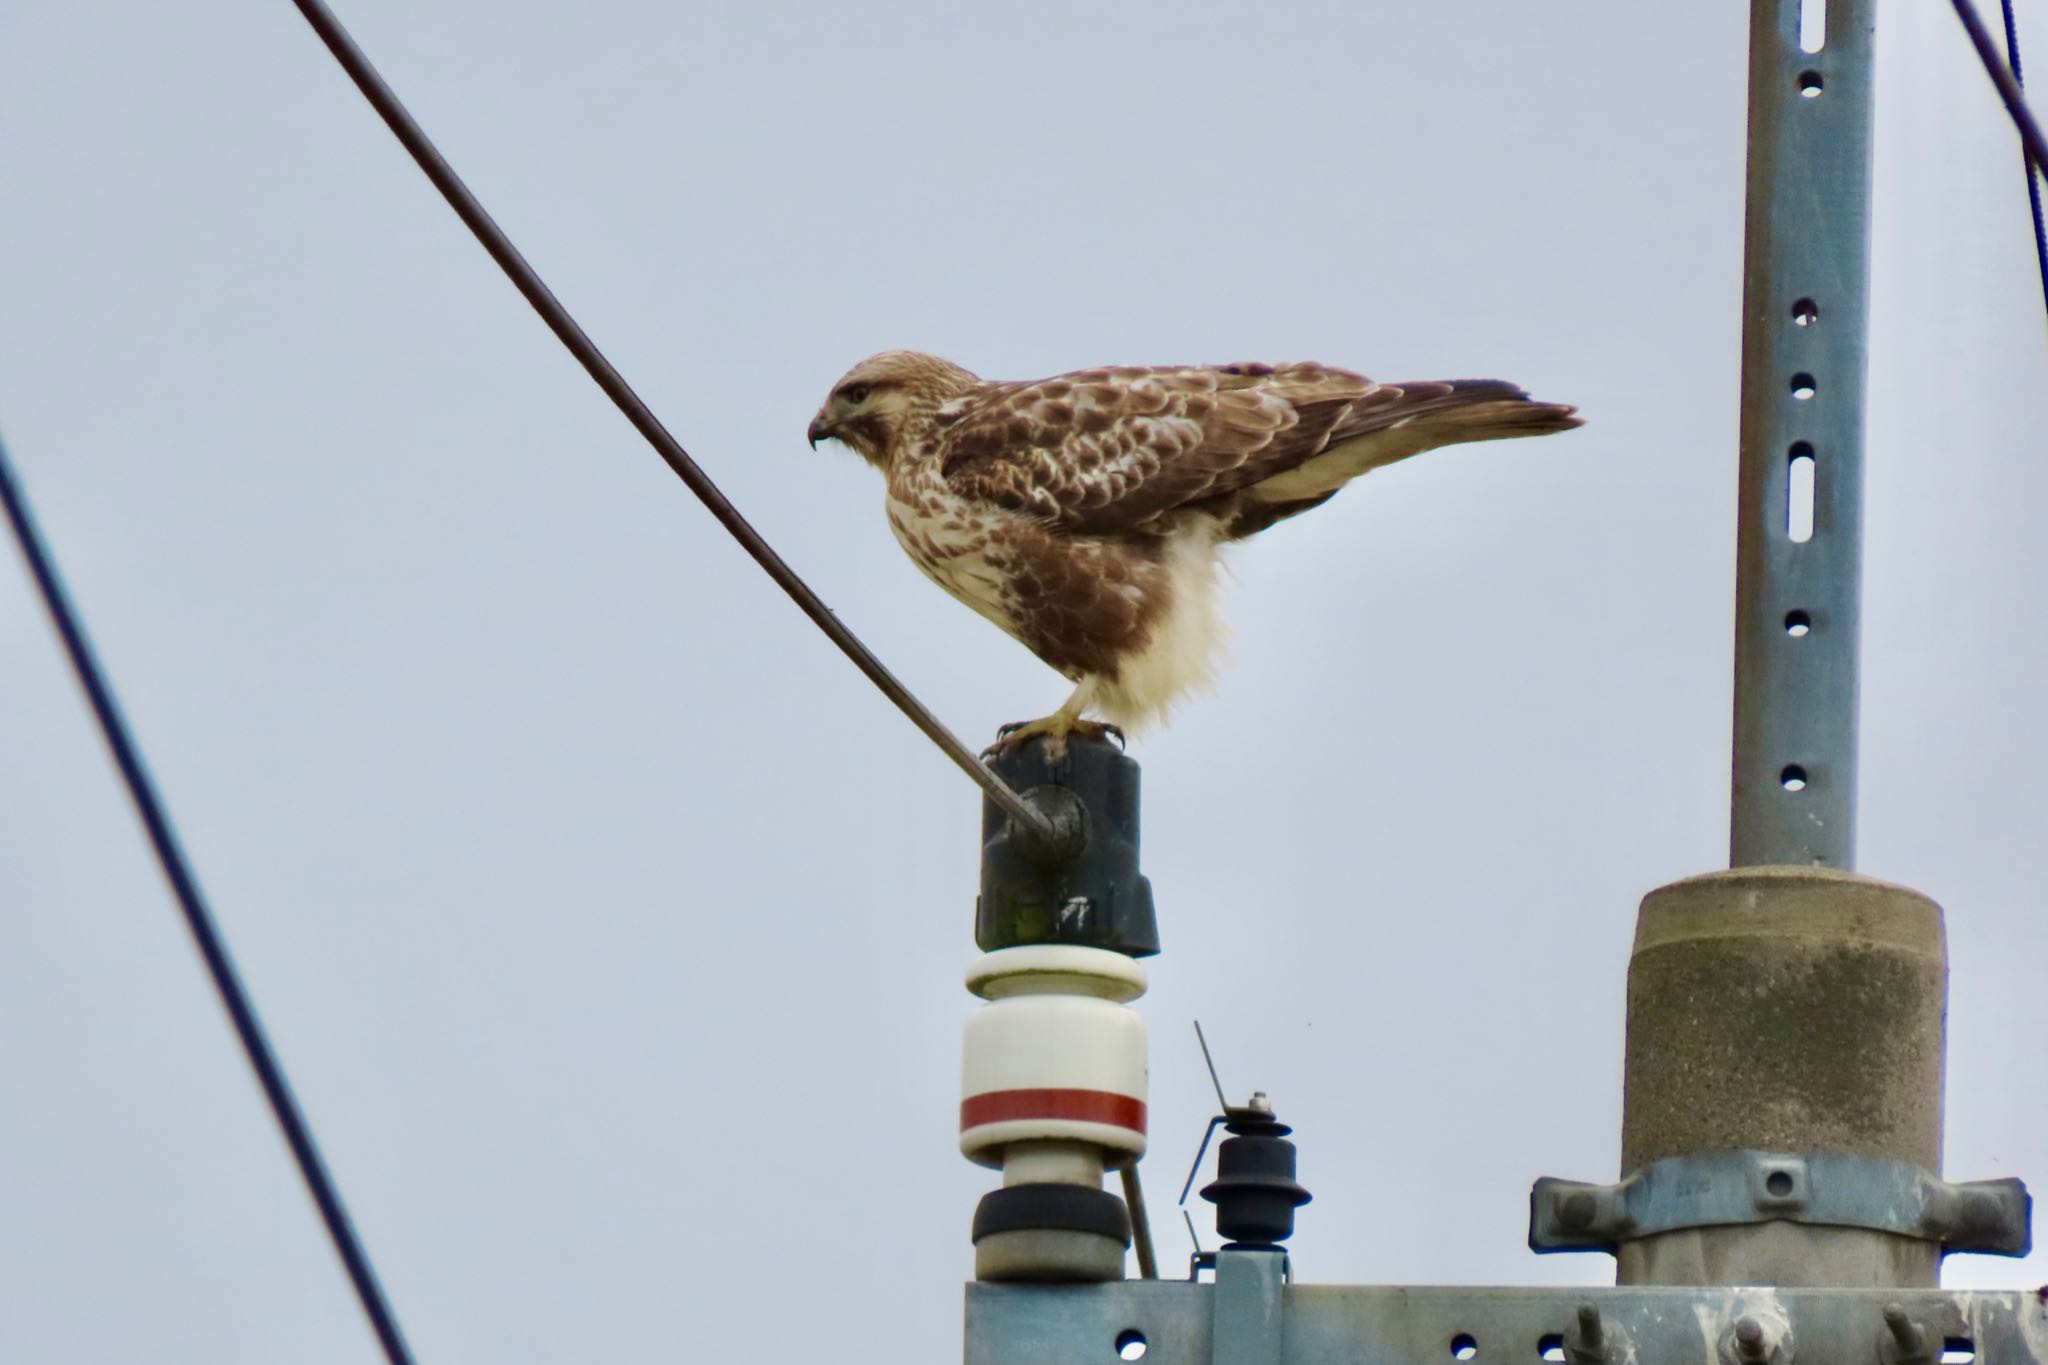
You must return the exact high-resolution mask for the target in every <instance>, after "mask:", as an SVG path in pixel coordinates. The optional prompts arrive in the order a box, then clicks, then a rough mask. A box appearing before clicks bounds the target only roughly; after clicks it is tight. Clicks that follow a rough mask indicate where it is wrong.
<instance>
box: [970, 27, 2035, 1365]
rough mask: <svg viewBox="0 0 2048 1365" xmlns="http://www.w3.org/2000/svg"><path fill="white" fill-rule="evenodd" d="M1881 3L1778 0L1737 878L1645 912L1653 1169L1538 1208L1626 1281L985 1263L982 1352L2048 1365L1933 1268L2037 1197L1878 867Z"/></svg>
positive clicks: (1544, 1232)
mask: <svg viewBox="0 0 2048 1365" xmlns="http://www.w3.org/2000/svg"><path fill="white" fill-rule="evenodd" d="M1875 7H1876V5H1875V0H1752V3H1751V6H1750V63H1749V76H1750V93H1749V189H1748V195H1749V197H1748V219H1747V232H1746V252H1745V262H1744V275H1745V280H1744V290H1743V364H1742V449H1741V461H1740V468H1741V476H1740V489H1741V501H1740V511H1739V522H1738V571H1737V580H1736V619H1737V626H1736V642H1735V659H1736V678H1735V725H1734V762H1733V765H1732V771H1733V784H1732V803H1731V804H1732V819H1731V822H1730V824H1731V839H1730V863H1731V868H1730V870H1728V871H1725V872H1713V873H1709V874H1707V875H1704V876H1698V877H1693V878H1690V879H1688V880H1685V881H1680V882H1676V883H1673V884H1672V885H1669V886H1665V887H1662V888H1660V889H1658V890H1656V891H1652V892H1651V893H1650V894H1649V895H1648V896H1647V897H1646V898H1645V899H1644V901H1643V903H1642V908H1641V912H1640V915H1639V917H1638V920H1637V926H1636V940H1635V950H1634V954H1633V957H1632V958H1631V961H1630V966H1629V982H1628V1041H1627V1056H1626V1067H1625V1081H1624V1087H1625V1088H1624V1096H1623V1117H1622V1178H1621V1179H1620V1180H1619V1181H1618V1182H1616V1183H1614V1184H1595V1183H1583V1182H1577V1181H1568V1180H1556V1179H1548V1178H1546V1179H1543V1180H1539V1181H1537V1182H1536V1185H1535V1188H1534V1190H1533V1191H1532V1194H1531V1199H1530V1228H1529V1242H1530V1246H1531V1247H1532V1248H1533V1249H1535V1250H1537V1251H1575V1250H1577V1251H1594V1250H1597V1251H1606V1252H1610V1253H1612V1254H1613V1255H1614V1256H1615V1257H1616V1264H1617V1281H1618V1284H1617V1286H1616V1287H1615V1288H1613V1289H1595V1290H1576V1291H1558V1290H1543V1289H1499V1288H1492V1289H1488V1288H1479V1289H1397V1288H1354V1287H1342V1286H1306V1287H1305V1286H1299V1285H1296V1284H1295V1283H1293V1276H1292V1267H1291V1265H1290V1264H1289V1262H1288V1257H1287V1254H1286V1252H1285V1250H1284V1248H1282V1247H1281V1246H1280V1245H1279V1243H1280V1242H1282V1241H1284V1240H1285V1237H1286V1231H1285V1230H1279V1231H1278V1232H1277V1234H1276V1235H1270V1236H1269V1237H1267V1238H1264V1239H1259V1240H1254V1241H1251V1242H1243V1241H1240V1242H1234V1243H1232V1244H1230V1245H1227V1246H1225V1247H1224V1248H1223V1249H1222V1250H1220V1251H1217V1252H1213V1253H1208V1254H1207V1255H1206V1256H1203V1257H1198V1258H1197V1265H1196V1267H1195V1270H1194V1273H1193V1274H1192V1275H1191V1277H1190V1279H1189V1280H1187V1281H1182V1282H1171V1283H1168V1282H1151V1283H1143V1284H1129V1283H1124V1282H1117V1281H1112V1282H1109V1283H1097V1284H1091V1285H1086V1286H1082V1285H1078V1284H1071V1283H1070V1284H1063V1285H1059V1286H1057V1287H1049V1286H1045V1285H1036V1286H1032V1287H1030V1288H1028V1289H1025V1288H1020V1287H1017V1286H1010V1285H1002V1284H992V1283H980V1284H976V1285H973V1286H971V1287H970V1289H969V1292H968V1301H967V1350H966V1358H967V1361H968V1362H969V1365H1054V1362H1059V1363H1060V1365H1066V1363H1067V1362H1078V1361H1088V1360H1097V1359H1100V1360H1109V1359H1112V1358H1121V1359H1123V1360H1127V1361H1128V1360H1139V1359H1144V1360H1147V1361H1150V1362H1153V1365H1356V1363H1357V1362H1361V1361H1369V1362H1374V1365H1394V1363H1395V1362H1401V1363H1403V1365H1405V1363H1406V1362H1416V1363H1417V1365H1419V1363H1420V1362H1425V1361H1428V1362H1435V1361H1441V1360H1443V1359H1445V1358H1446V1357H1449V1358H1452V1359H1456V1360H1466V1359H1475V1358H1476V1359H1481V1360H1487V1359H1495V1358H1499V1359H1508V1360H1535V1359H1539V1358H1540V1359H1546V1360H1564V1361H1570V1362H1573V1365H1597V1363H1599V1362H1607V1363H1608V1365H1629V1362H1636V1363H1637V1365H1667V1362H1700V1363H1701V1365H1791V1363H1792V1362H1793V1361H1794V1360H1798V1361H1800V1362H1802V1365H1851V1362H1855V1363H1857V1365H1931V1362H1934V1361H1937V1360H1978V1361H1985V1362H1993V1363H1994V1365H2024V1363H2027V1362H2032V1363H2033V1365H2048V1299H2044V1298H2042V1297H2040V1296H2037V1295H2036V1294H2035V1293H2034V1292H2033V1291H2031V1290H2028V1291H2019V1292H2011V1293H1981V1292H1979V1293H1972V1294H1967V1295H1962V1294H1958V1295H1949V1294H1945V1293H1943V1292H1942V1291H1941V1290H1940V1289H1939V1288H1937V1287H1936V1286H1937V1284H1938V1279H1939V1270H1940V1265H1941V1258H1942V1257H1943V1256H1944V1255H1946V1254H1948V1253H1950V1252H1955V1251H1979V1252H1990V1253H1996V1254H2003V1255H2024V1254H2025V1252H2026V1250H2027V1248H2028V1246H2029V1242H2030V1216H2031V1207H2030V1203H2029V1200H2028V1196H2027V1193H2026V1190H2025V1187H2024V1186H2023V1185H2021V1183H2020V1182H2019V1181H2017V1180H1997V1181H1982V1182H1976V1183H1971V1184H1951V1183H1949V1182H1947V1181H1945V1180H1943V1179H1942V1177H1941V1131H1942V1060H1943V1052H1944V1042H1945V1040H1944V1036H1943V1019H1944V1015H1945V1012H1946V1003H1947V978H1948V964H1947V953H1946V948H1945V944H1944V939H1943V931H1942V915H1941V908H1940V907H1939V906H1938V905H1936V904H1935V903H1934V902H1933V901H1931V900H1929V899H1928V898H1927V897H1925V896H1923V895H1921V894H1919V893H1918V892H1916V891H1912V890H1908V889H1907V888H1905V887H1900V886H1893V885H1890V884H1887V883H1884V882H1879V881H1875V880H1873V879H1871V878H1868V877H1862V876H1858V875H1857V874H1856V873H1855V872H1854V871H1853V870H1851V869H1852V867H1853V863H1854V856H1855V794H1856V791H1855V789H1856V709H1857V625H1858V598H1859V591H1860V583H1859V579H1860V572H1861V531H1862V502H1863V496H1862V493H1863V477H1862V470H1863V390H1864V362H1865V328H1864V314H1865V307H1866V302H1867V295H1868V274H1869V265H1868V252H1869V239H1870V225H1869V214H1870V188H1869V187H1870V129H1871V70H1872V65H1871V46H1872V15H1873V13H1874V10H1875ZM1134 773H1135V770H1134V769H1133V778H1132V783H1133V785H1132V791H1133V793H1134V792H1135V776H1134ZM1026 795H1027V797H1028V796H1030V793H1029V792H1027V793H1026ZM1087 804H1088V805H1089V813H1090V819H1091V823H1094V822H1096V821H1097V820H1098V818H1099V817H1098V813H1097V812H1096V811H1095V808H1094V805H1095V803H1094V802H1093V801H1092V800H1090V801H1088V802H1087ZM991 818H994V817H991ZM1128 820H1129V827H1130V829H1131V830H1132V831H1133V832H1134V831H1135V804H1133V806H1132V809H1131V812H1130V814H1129V816H1128ZM1132 844H1133V848H1135V838H1134V837H1133V840H1132ZM1146 908H1147V910H1148V912H1149V909H1150V907H1149V901H1148V904H1147V907H1146ZM1148 925H1149V920H1148ZM1058 938H1059V934H1058V932H1057V931H1055V930H1053V929H1047V930H1045V932H1044V941H1047V942H1052V941H1058ZM1146 942H1147V945H1148V946H1156V939H1148V940H1147V941H1146ZM984 946H988V945H987V944H986V943H985V944H984ZM1125 951H1129V950H1128V949H1126V950H1125ZM970 1060H971V1059H970ZM972 1070H973V1067H972V1065H970V1072H972ZM971 1098H973V1097H971ZM976 1102H977V1103H981V1104H983V1105H984V1107H986V1104H987V1102H986V1101H984V1100H980V1099H978V1098H976ZM1227 1112H1233V1113H1238V1112H1240V1111H1227ZM1248 1113H1250V1111H1249V1110H1247V1111H1242V1112H1241V1113H1240V1117H1242V1115H1243V1114H1248ZM963 1121H964V1120H963ZM1273 1127H1275V1128H1277V1129H1278V1137H1276V1138H1273V1139H1268V1140H1269V1141H1276V1142H1281V1143H1282V1145H1283V1146H1284V1135H1285V1133H1286V1131H1287V1130H1286V1129H1285V1127H1284V1126H1282V1125H1277V1124H1275V1125H1273ZM1034 1131H1035V1130H1034ZM1235 1131H1236V1130H1235V1129H1233V1132H1235ZM1102 1140H1103V1141H1104V1142H1105V1143H1107V1142H1108V1141H1109V1139H1108V1138H1103V1139H1102ZM993 1151H994V1149H993V1146H992V1145H990V1144H986V1143H984V1144H983V1145H982V1146H980V1147H978V1148H977V1149H976V1155H977V1159H981V1160H984V1161H991V1162H992V1160H993ZM1282 1159H1284V1163H1285V1166H1286V1174H1287V1175H1288V1180H1287V1182H1286V1184H1287V1186H1288V1188H1289V1189H1291V1190H1295V1191H1298V1190H1299V1187H1298V1186H1293V1185H1292V1182H1291V1172H1292V1161H1293V1156H1292V1149H1291V1147H1289V1148H1286V1150H1285V1151H1284V1152H1282V1151H1279V1150H1278V1149H1277V1148H1276V1150H1275V1160H1276V1161H1279V1160H1282ZM1099 1169H1100V1165H1099V1164H1098V1165H1093V1166H1091V1167H1090V1170H1089V1172H1088V1179H1087V1180H1086V1181H1085V1182H1084V1183H1085V1184H1087V1186H1088V1191H1089V1193H1088V1194H1087V1195H1086V1196H1084V1197H1088V1198H1094V1197H1097V1196H1098V1195H1099V1193H1100V1191H1099V1186H1098V1184H1097V1181H1096V1178H1095V1172H1096V1171H1098V1170H1099ZM1276 1169H1277V1167H1276ZM1274 1188H1275V1189H1278V1188H1279V1186H1278V1185H1275V1186H1274ZM1063 1197H1065V1196H1063ZM1304 1197H1305V1196H1304ZM1295 1202H1299V1200H1298V1199H1296V1200H1295ZM1288 1207H1289V1209H1290V1210H1291V1208H1292V1205H1291V1204H1290V1205H1289V1206H1288ZM1005 1226H1007V1225H1005ZM1289 1226H1291V1222H1290V1224H1289ZM1274 1227H1275V1228H1276V1229H1279V1228H1281V1224H1280V1223H1279V1222H1277V1221H1276V1222H1275V1224H1274ZM1204 1269H1212V1270H1213V1272H1214V1275H1213V1281H1205V1280H1203V1279H1202V1278H1201V1272H1202V1271H1203V1270H1204ZM982 1278H983V1279H984V1280H986V1279H989V1278H991V1277H990V1276H988V1275H986V1274H984V1275H983V1276H982ZM1039 1278H1050V1279H1062V1278H1065V1279H1070V1280H1071V1279H1073V1278H1076V1277H1072V1276H1061V1275H1058V1274H1048V1275H1044V1276H1040V1277H1039ZM2043 1292H2044V1293H2048V1291H2043Z"/></svg>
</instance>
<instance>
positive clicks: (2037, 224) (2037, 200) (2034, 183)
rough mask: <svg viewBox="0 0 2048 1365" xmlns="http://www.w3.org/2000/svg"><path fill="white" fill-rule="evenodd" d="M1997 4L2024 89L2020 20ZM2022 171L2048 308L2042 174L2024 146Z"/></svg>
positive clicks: (2003, 0)
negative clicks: (2036, 169)
mask: <svg viewBox="0 0 2048 1365" xmlns="http://www.w3.org/2000/svg"><path fill="white" fill-rule="evenodd" d="M1998 7H1999V9H2000V10H2001V11H2002V12H2003V15H2004V18H2005V59H2006V61H2007V62H2008V63H2010V64H2011V66H2012V83H2013V85H2014V87H2015V88H2017V89H2019V90H2021V91H2024V90H2025V89H2026V88H2027V77H2026V73H2025V72H2023V71H2022V70H2020V26H2019V21H2018V20H2017V19H2015V18H2014V17H2013V12H2012V0H1999V6H1998ZM2020 172H2021V174H2023V175H2025V176H2026V177H2027V207H2028V208H2029V209H2030V210H2031V211H2032V212H2033V216H2034V264H2035V265H2037V266H2039V267H2040V270H2041V305H2042V307H2044V308H2048V227H2043V225H2042V222H2041V177H2040V175H2037V174H2036V173H2035V171H2034V163H2033V162H2032V161H2031V160H2030V159H2029V158H2028V157H2027V154H2026V152H2025V151H2024V150H2022V151H2021V153H2020Z"/></svg>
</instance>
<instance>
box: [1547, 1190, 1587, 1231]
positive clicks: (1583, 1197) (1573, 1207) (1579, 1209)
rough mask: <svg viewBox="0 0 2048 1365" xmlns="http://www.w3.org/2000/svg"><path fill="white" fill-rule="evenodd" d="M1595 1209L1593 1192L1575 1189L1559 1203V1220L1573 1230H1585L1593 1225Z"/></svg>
mask: <svg viewBox="0 0 2048 1365" xmlns="http://www.w3.org/2000/svg"><path fill="white" fill-rule="evenodd" d="M1595 1211H1596V1209H1595V1205H1594V1203H1593V1196H1592V1195H1591V1194H1589V1193H1587V1192H1586V1191H1585V1190H1573V1191H1572V1192H1571V1193H1570V1194H1568V1195H1566V1196H1565V1197H1564V1201H1563V1202H1562V1203H1561V1204H1559V1205H1558V1208H1557V1221H1558V1222H1560V1223H1563V1224H1564V1225H1565V1227H1566V1228H1568V1229H1570V1230H1571V1231H1573V1232H1584V1231H1585V1230H1586V1229H1587V1228H1589V1227H1591V1226H1592V1225H1593V1214H1594V1212H1595Z"/></svg>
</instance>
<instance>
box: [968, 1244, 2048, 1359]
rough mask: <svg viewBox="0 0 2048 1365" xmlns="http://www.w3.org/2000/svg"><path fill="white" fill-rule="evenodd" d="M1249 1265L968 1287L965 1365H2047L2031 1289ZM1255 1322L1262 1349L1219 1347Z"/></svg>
mask: <svg viewBox="0 0 2048 1365" xmlns="http://www.w3.org/2000/svg"><path fill="white" fill-rule="evenodd" d="M1229 1254H1230V1253H1225V1256H1228V1255H1229ZM1252 1254H1255V1255H1256V1254H1259V1253H1252ZM1268 1254H1270V1253H1268ZM1220 1259H1222V1258H1219V1260H1220ZM1245 1268H1246V1269H1247V1270H1249V1271H1251V1272H1252V1273H1251V1274H1249V1275H1247V1276H1246V1277H1245V1279H1244V1280H1242V1281H1240V1280H1238V1279H1236V1278H1235V1276H1234V1275H1233V1277H1232V1278H1231V1279H1229V1280H1225V1279H1224V1278H1223V1276H1222V1274H1221V1273H1220V1272H1221V1267H1220V1266H1219V1276H1218V1283H1216V1284H1196V1283H1191V1282H1189V1281H1185V1280H1123V1281H1118V1282H1115V1283H1111V1284H1099V1285H1036V1284H1029V1285H1027V1284H970V1285H968V1286H967V1304H966V1309H967V1322H966V1351H965V1361H966V1365H1090V1362H1097V1361H1099V1362H1102V1365H1117V1362H1119V1361H1139V1362H1141V1365H1242V1363H1243V1362H1245V1361H1248V1360H1258V1361H1263V1362H1273V1363H1275V1365H1451V1362H1454V1361H1458V1360H1471V1361H1472V1362H1473V1365H1485V1362H1488V1361H1493V1362H1512V1363H1514V1365H1520V1362H1529V1365H1537V1362H1539V1361H1543V1360H1551V1361H1561V1362H1564V1363H1565V1365H1635V1363H1637V1362H1639V1363H1640V1365H1743V1362H1745V1361H1746V1360H1754V1359H1757V1358H1758V1357H1761V1358H1762V1359H1763V1360H1769V1359H1771V1358H1772V1357H1773V1355H1774V1354H1775V1355H1776V1358H1777V1359H1778V1360H1780V1361H1781V1362H1786V1361H1792V1362H1793V1363H1794V1365H1880V1362H1881V1361H1882V1362H1884V1363H1885V1365H1927V1362H1928V1361H1929V1359H1930V1357H1931V1359H1932V1360H1940V1359H1941V1358H1943V1357H1944V1356H1947V1357H1948V1358H1950V1359H1956V1360H1975V1361H1977V1362H1980V1365H2048V1301H2044V1300H2043V1299H2042V1298H2041V1296H2040V1295H2039V1294H2038V1293H2037V1292H2036V1291H2035V1290H2033V1289H2019V1290H1999V1291H1989V1290H1975V1291H1969V1290H1941V1289H1772V1288H1766V1287H1760V1286H1749V1287H1745V1288H1717V1287H1687V1286H1658V1287H1617V1288H1609V1287H1598V1288H1595V1287H1590V1286H1583V1285H1582V1286H1578V1287H1576V1288H1572V1287H1564V1286H1558V1287H1554V1288H1548V1289H1511V1288H1485V1287H1456V1286H1452V1287H1444V1286H1433V1285H1431V1286H1408V1287H1398V1286H1389V1287H1366V1286H1350V1285H1324V1284H1301V1283H1289V1284H1287V1285H1286V1286H1285V1287H1284V1288H1282V1287H1280V1286H1279V1285H1278V1284H1277V1283H1276V1282H1275V1281H1274V1280H1273V1278H1272V1277H1271V1276H1270V1275H1263V1274H1260V1273H1259V1272H1258V1270H1257V1268H1256V1267H1252V1266H1246V1267H1245ZM1238 1290H1244V1291H1246V1299H1245V1300H1240V1301H1237V1302H1235V1304H1234V1305H1233V1306H1229V1307H1226V1306H1225V1304H1224V1302H1223V1300H1224V1299H1225V1297H1226V1296H1232V1295H1234V1294H1235V1293H1236V1292H1237V1291H1238ZM1254 1290H1255V1291H1256V1293H1253V1292H1252V1291H1254ZM1276 1295H1277V1297H1276ZM1254 1302H1255V1306H1254ZM1255 1322H1264V1323H1266V1324H1267V1326H1266V1327H1265V1328H1263V1329H1260V1331H1261V1332H1262V1336H1261V1339H1260V1342H1259V1343H1256V1344H1254V1343H1249V1342H1246V1341H1245V1340H1243V1339H1242V1338H1241V1337H1235V1338H1233V1339H1232V1340H1228V1341H1226V1340H1225V1339H1223V1337H1222V1335H1220V1334H1221V1333H1222V1332H1225V1331H1231V1332H1236V1331H1238V1330H1239V1329H1247V1330H1248V1329H1250V1328H1251V1327H1252V1325H1253V1324H1254V1323H1255ZM1232 1324H1234V1326H1233V1325H1232ZM1589 1327H1590V1328H1591V1331H1590V1332H1589V1330H1588V1328H1589ZM1902 1339H1903V1341H1904V1343H1905V1345H1906V1346H1908V1347H1912V1348H1918V1349H1917V1350H1904V1351H1902V1350H1900V1349H1899V1346H1898V1343H1899V1342H1900V1341H1901V1340H1902ZM1887 1342H1890V1343H1893V1346H1892V1349H1891V1352H1890V1353H1889V1354H1886V1353H1885V1343H1887ZM1795 1346H1796V1348H1797V1349H1796V1353H1795V1352H1794V1350H1793V1348H1794V1347H1795ZM1247 1350H1254V1351H1257V1352H1259V1353H1258V1354H1252V1355H1247V1354H1245V1352H1246V1351H1247Z"/></svg>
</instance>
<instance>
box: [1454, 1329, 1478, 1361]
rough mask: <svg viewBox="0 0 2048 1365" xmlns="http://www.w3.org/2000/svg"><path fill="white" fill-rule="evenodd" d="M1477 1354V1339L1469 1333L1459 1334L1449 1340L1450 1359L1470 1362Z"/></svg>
mask: <svg viewBox="0 0 2048 1365" xmlns="http://www.w3.org/2000/svg"><path fill="white" fill-rule="evenodd" d="M1478 1354H1479V1339H1478V1338H1477V1337H1475V1336H1473V1335H1472V1334H1471V1333H1470V1332H1460V1333H1458V1335H1456V1336H1454V1337H1452V1338H1451V1359H1453V1360H1470V1359H1471V1358H1472V1357H1473V1356H1476V1355H1478Z"/></svg>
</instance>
